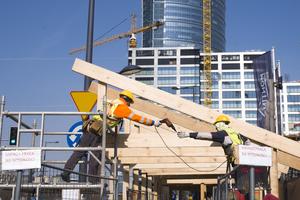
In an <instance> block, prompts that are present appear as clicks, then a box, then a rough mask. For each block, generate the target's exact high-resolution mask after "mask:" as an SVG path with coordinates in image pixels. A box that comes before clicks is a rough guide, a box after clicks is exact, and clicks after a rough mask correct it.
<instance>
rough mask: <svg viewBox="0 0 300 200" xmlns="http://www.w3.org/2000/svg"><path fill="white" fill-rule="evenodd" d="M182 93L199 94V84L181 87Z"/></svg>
mask: <svg viewBox="0 0 300 200" xmlns="http://www.w3.org/2000/svg"><path fill="white" fill-rule="evenodd" d="M180 94H192V95H195V94H197V95H198V94H199V87H197V86H188V87H181V88H180Z"/></svg>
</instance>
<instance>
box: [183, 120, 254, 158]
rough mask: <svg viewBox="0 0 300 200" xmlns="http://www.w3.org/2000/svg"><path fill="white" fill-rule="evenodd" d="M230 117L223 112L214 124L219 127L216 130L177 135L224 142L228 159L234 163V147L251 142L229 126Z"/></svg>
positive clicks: (223, 145)
mask: <svg viewBox="0 0 300 200" xmlns="http://www.w3.org/2000/svg"><path fill="white" fill-rule="evenodd" d="M229 124H230V119H229V117H228V116H226V115H224V114H221V115H219V116H218V117H217V118H216V120H215V122H214V125H215V127H216V129H217V131H216V132H191V133H186V132H178V133H177V135H178V137H179V138H186V137H190V138H194V139H199V140H201V139H203V140H211V141H214V142H218V143H220V144H222V147H223V149H224V152H225V154H226V155H227V160H228V162H229V163H231V164H232V163H233V161H234V157H233V149H234V147H235V146H236V145H239V144H244V143H245V142H246V143H247V144H249V142H250V141H249V140H248V139H247V138H245V137H243V136H241V135H240V134H239V133H238V132H237V131H235V130H234V129H232V128H231V127H229Z"/></svg>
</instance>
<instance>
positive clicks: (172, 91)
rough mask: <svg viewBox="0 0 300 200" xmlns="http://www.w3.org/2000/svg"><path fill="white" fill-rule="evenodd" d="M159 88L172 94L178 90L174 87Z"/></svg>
mask: <svg viewBox="0 0 300 200" xmlns="http://www.w3.org/2000/svg"><path fill="white" fill-rule="evenodd" d="M158 89H161V90H163V91H166V92H169V93H171V94H176V90H174V89H173V88H172V87H158Z"/></svg>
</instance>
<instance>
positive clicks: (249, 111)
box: [246, 110, 257, 118]
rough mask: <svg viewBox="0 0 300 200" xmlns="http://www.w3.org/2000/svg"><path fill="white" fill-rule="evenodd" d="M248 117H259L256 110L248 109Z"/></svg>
mask: <svg viewBox="0 0 300 200" xmlns="http://www.w3.org/2000/svg"><path fill="white" fill-rule="evenodd" d="M246 118H257V111H256V110H246Z"/></svg>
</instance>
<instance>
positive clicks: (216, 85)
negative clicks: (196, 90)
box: [200, 81, 219, 90]
mask: <svg viewBox="0 0 300 200" xmlns="http://www.w3.org/2000/svg"><path fill="white" fill-rule="evenodd" d="M200 86H201V89H202V90H205V84H204V82H201V84H200ZM212 89H219V83H218V81H213V82H212Z"/></svg>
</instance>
